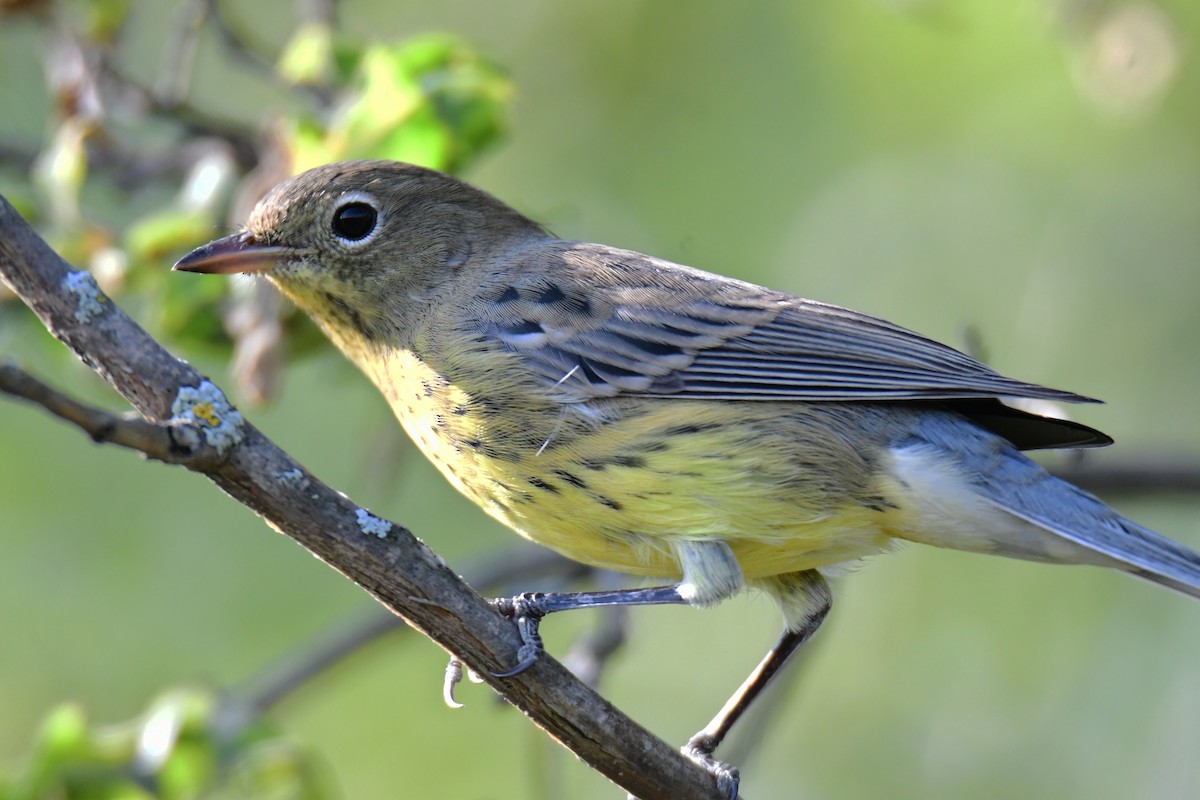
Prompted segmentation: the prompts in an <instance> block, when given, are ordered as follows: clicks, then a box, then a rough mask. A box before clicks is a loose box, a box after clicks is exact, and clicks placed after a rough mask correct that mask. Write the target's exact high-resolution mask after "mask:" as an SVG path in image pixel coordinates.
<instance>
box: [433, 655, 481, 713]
mask: <svg viewBox="0 0 1200 800" xmlns="http://www.w3.org/2000/svg"><path fill="white" fill-rule="evenodd" d="M467 678H468V679H469V680H470V681H471V683H483V678H481V677H480V676H479V673H477V672H476V671H475V670H473V669H470V668H468V669H467ZM462 679H463V662H462V659H461V658H459V657H458V656H450V663H449V664H447V665H446V680H445V681H444V682H443V683H442V700H444V701H445V703H446V705H448V706H450V707H451V708H462V707H463V704H462V703H460V702H458V700H457V699H455V697H454V687H455V686H457V685H458V684H460V683H462Z"/></svg>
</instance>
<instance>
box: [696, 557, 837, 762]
mask: <svg viewBox="0 0 1200 800" xmlns="http://www.w3.org/2000/svg"><path fill="white" fill-rule="evenodd" d="M765 588H767V590H768V591H770V592H771V593H773V594H775V595H776V597H777V598H778V599H779V602H780V605H781V606H782V607H783V610H784V619H785V621H786V627H785V628H784V631H783V634H782V635H781V636H780V637H779V641H777V642H776V643H775V646H774V647H772V648H771V649H770V650H769V651H767V654H766V656H764V657H763V660H762V661H761V662H759V664H758V666H757V667H756V668H755V669H754V671H753V672H752V673H750V677H748V678H746V680H745V682H743V683H742V685H741V686H740V687H738V690H737V691H736V692H734V693H733V696H732V697H730V698H729V700H728V701H726V703H725V705H724V706H722V707H721V710H720V711H718V712H717V715H716V716H715V717H713V718H712V720H711V721H710V722H709V723H708V724H707V725H705V726H704V728H703V729H702V730H700V731H699V732H698V733H697V734H696V735H695V736H693V737H692V738H691V739H689V740H688V743H687V744H686V745H684V746H683V753H684V755H686V756H688V757H689V758H691V759H692V760H693V761H695V762H697V763H698V764H700V765H702V766H704V767H705V768H706V769H708V770H709V771H710V772H718V773H719V772H720V771H721V770H723V769H724V770H728V769H729V767H727V766H726V765H724V764H722V763H721V762H719V761H717V760H716V759H714V758H713V752H714V751H715V750H716V749H717V747H718V746H719V745H720V744H721V742H722V741H724V740H725V737H726V735H728V733H729V731H730V730H731V729H732V728H733V726H734V724H735V723H736V722H737V721H738V720H739V719H740V718H741V717H742V715H743V714H744V713H745V712H746V710H747V709H749V708H750V705H751V704H752V703H753V702H754V700H755V699H756V698H757V697H758V696H759V695H760V694H762V691H763V690H764V689H765V688H767V684H768V683H770V681H771V679H772V678H773V677H775V675H776V674H777V673H778V672H779V670H780V668H781V667H783V665H784V664H785V663H786V662H787V660H788V658H789V657H790V656H791V655H792V653H794V652H796V650H797V649H799V647H800V646H801V645H802V644H804V643H805V642H807V641H808V640H809V639H810V638H811V637H812V635H813V634H814V633H816V632H817V628H819V627H821V622H822V621H823V620H824V619H825V615H826V614H828V613H829V609H830V607H831V605H832V595H831V594H830V591H829V585H828V584H827V583H825V579H824V578H822V577H821V575H820V573H818V572H817V571H815V570H809V571H807V572H797V573H791V574H788V575H781V576H777V577H776V578H773V579H772V580H771V581H770V582H769V583H767V584H766V585H765ZM735 777H736V773H735Z"/></svg>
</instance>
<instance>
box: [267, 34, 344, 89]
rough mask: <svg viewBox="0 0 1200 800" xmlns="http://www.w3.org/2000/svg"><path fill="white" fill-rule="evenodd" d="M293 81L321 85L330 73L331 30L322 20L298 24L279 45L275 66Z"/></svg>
mask: <svg viewBox="0 0 1200 800" xmlns="http://www.w3.org/2000/svg"><path fill="white" fill-rule="evenodd" d="M276 69H277V70H278V71H279V74H280V75H282V76H283V77H284V78H285V79H286V80H287V81H288V82H290V83H292V84H295V85H323V84H326V83H328V82H329V81H330V79H331V78H332V77H333V74H334V61H333V32H332V31H331V30H330V28H329V26H328V25H326V24H324V23H322V22H309V23H306V24H304V25H301V26H300V27H299V28H297V29H296V32H295V33H293V34H292V38H291V39H290V40H289V41H288V43H287V44H286V45H284V47H283V52H282V53H280V55H279V63H278V64H277V66H276Z"/></svg>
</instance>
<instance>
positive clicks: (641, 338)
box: [483, 243, 1094, 402]
mask: <svg viewBox="0 0 1200 800" xmlns="http://www.w3.org/2000/svg"><path fill="white" fill-rule="evenodd" d="M537 258H538V261H539V264H541V265H543V269H539V270H530V271H528V272H524V271H523V270H521V269H520V268H518V269H517V270H515V271H514V272H515V274H514V278H513V279H512V280H511V281H510V282H507V283H506V284H504V285H502V286H500V287H498V288H497V290H496V294H495V296H491V297H488V298H486V300H487V301H490V302H485V303H484V304H483V307H484V309H485V310H484V312H483V314H484V317H485V319H484V322H485V325H486V327H487V330H488V334H489V335H491V336H494V337H496V338H498V339H499V340H500V341H501V342H503V344H504V345H505V346H507V347H509V348H511V349H512V350H514V351H515V352H517V353H519V354H520V355H521V356H522V357H523V358H524V360H525V361H526V363H527V364H528V365H529V366H530V367H531V368H532V369H533V370H534V371H535V372H536V373H537V374H538V375H539V376H540V377H541V378H542V379H544V380H545V381H546V383H547V384H548V386H550V387H551V388H552V389H553V391H554V392H556V393H557V394H558V395H559V396H560V398H561V399H562V400H563V401H565V402H578V401H584V400H588V399H595V398H603V397H614V396H617V395H619V394H636V395H643V396H646V395H649V396H656V397H674V398H691V399H714V400H715V399H728V400H791V401H805V402H846V401H864V400H874V401H900V400H951V399H968V398H996V397H1028V398H1040V399H1048V400H1062V401H1067V402H1094V401H1090V399H1089V398H1086V397H1082V396H1080V395H1077V394H1074V393H1071V392H1065V391H1060V390H1057V389H1049V388H1046V387H1042V386H1038V385H1035V384H1031V383H1025V382H1023V381H1017V380H1013V379H1011V378H1006V377H1004V376H1003V375H1000V374H999V373H997V372H996V371H994V370H992V369H991V368H989V367H988V366H986V365H985V364H983V363H981V362H979V361H978V360H976V359H974V358H971V357H970V356H968V355H965V354H964V353H960V352H958V351H957V350H954V349H953V348H950V347H947V346H945V345H942V344H939V343H937V342H935V341H933V340H932V339H927V338H925V337H924V336H921V335H919V334H916V333H913V332H912V331H909V330H907V329H905V328H902V327H900V326H898V325H893V324H891V323H889V322H886V321H884V320H881V319H879V318H877V317H872V316H870V315H868V314H862V313H859V312H857V311H851V310H849V309H846V308H840V307H838V306H833V305H827V304H825V303H818V302H815V301H812V300H806V299H804V298H800V297H795V296H793V295H788V294H785V293H782V292H776V291H772V290H770V289H766V288H763V287H761V286H755V285H753V284H748V283H743V282H741V281H735V280H732V279H729V278H725V277H721V276H717V275H711V274H708V273H704V272H701V271H699V270H694V269H691V268H689V267H682V266H679V265H677V264H671V263H669V262H665V261H660V260H657V259H653V258H650V257H648V256H644V255H641V254H640V253H634V252H630V251H624V250H617V249H615V248H609V247H604V246H602V245H588V244H574V243H564V244H563V245H561V246H560V247H558V248H557V249H555V250H551V251H549V252H548V251H547V250H546V249H541V250H539V252H538V254H537ZM547 258H553V259H557V260H558V262H559V263H558V264H557V269H556V270H555V271H552V272H547V271H545V270H544V265H545V263H546V259H547ZM518 267H519V265H518Z"/></svg>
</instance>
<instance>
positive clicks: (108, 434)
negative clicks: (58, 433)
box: [0, 364, 219, 468]
mask: <svg viewBox="0 0 1200 800" xmlns="http://www.w3.org/2000/svg"><path fill="white" fill-rule="evenodd" d="M0 392H3V393H5V394H9V395H12V396H14V397H19V398H21V399H23V400H28V401H29V402H31V403H36V404H38V405H40V406H42V407H43V408H45V409H46V410H47V411H49V412H50V413H51V414H54V415H55V416H56V417H58V418H59V419H63V420H66V421H67V422H70V423H71V424H73V425H75V426H77V427H79V428H82V429H83V432H84V433H86V434H87V435H88V436H90V437H92V441H94V442H97V443H99V444H115V445H118V446H120V447H128V448H130V449H132V450H137V451H138V452H140V453H142V454H143V455H146V456H148V457H149V458H153V459H156V460H158V461H165V462H166V463H168V464H190V465H196V466H197V467H198V468H199V467H200V466H203V465H208V464H211V463H214V462H215V461H217V460H219V455H218V454H217V451H216V449H215V448H213V447H210V446H209V445H208V444H207V443H205V441H204V436H203V434H202V433H201V432H200V430H199V428H197V427H195V426H193V425H189V424H187V423H176V424H170V425H156V424H154V423H151V422H147V421H146V420H144V419H141V418H140V417H133V416H124V415H118V414H112V413H109V412H108V411H104V410H102V409H99V408H95V407H93V406H89V405H85V404H84V403H80V402H79V401H78V400H75V399H74V398H71V397H68V396H67V395H65V394H63V393H62V392H60V391H58V390H57V389H53V388H51V387H49V386H47V385H46V384H44V383H42V382H41V381H39V380H38V379H37V378H34V377H33V376H32V375H30V374H29V373H27V372H25V371H24V370H23V369H21V368H20V367H18V366H17V365H16V364H0Z"/></svg>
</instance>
